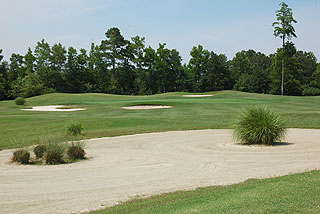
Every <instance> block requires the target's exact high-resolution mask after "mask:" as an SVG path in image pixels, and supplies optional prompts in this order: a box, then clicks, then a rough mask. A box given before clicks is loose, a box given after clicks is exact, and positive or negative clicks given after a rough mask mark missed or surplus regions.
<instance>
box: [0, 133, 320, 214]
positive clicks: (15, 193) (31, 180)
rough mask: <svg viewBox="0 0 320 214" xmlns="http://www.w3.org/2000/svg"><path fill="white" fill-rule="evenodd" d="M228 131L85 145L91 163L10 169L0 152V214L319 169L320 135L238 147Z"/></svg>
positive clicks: (66, 208) (92, 204)
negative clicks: (275, 144) (269, 145)
mask: <svg viewBox="0 0 320 214" xmlns="http://www.w3.org/2000/svg"><path fill="white" fill-rule="evenodd" d="M230 134H231V132H230V130H200V131H172V132H165V133H151V134H139V135H132V136H121V137H112V138H100V139H92V140H88V142H87V149H86V152H87V156H88V157H91V159H89V160H87V161H83V162H77V163H73V164H65V165H56V166H30V165H29V166H28V165H20V166H17V165H13V164H9V163H8V161H9V159H10V157H11V155H12V151H13V150H4V151H0V181H1V182H0V210H1V213H71V212H79V211H85V210H92V209H99V208H103V207H106V206H111V205H115V204H117V203H118V202H119V201H125V200H128V199H130V198H134V197H136V196H139V195H140V196H149V195H153V194H159V193H163V192H168V191H175V190H185V189H193V188H196V187H200V186H209V185H225V184H232V183H238V182H241V181H244V180H246V179H248V178H266V177H273V176H280V175H285V174H289V173H297V172H303V171H307V170H313V169H320V155H319V154H320V143H319V139H320V130H308V129H303V130H302V129H289V131H288V136H287V140H286V142H288V145H281V146H273V147H259V146H251V147H250V146H241V145H235V144H234V143H233V140H232V138H231V137H230Z"/></svg>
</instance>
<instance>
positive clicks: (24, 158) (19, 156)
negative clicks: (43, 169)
mask: <svg viewBox="0 0 320 214" xmlns="http://www.w3.org/2000/svg"><path fill="white" fill-rule="evenodd" d="M29 159H30V153H29V152H28V151H27V150H25V149H19V150H17V151H14V152H13V156H12V158H11V160H12V162H18V163H22V164H28V163H29Z"/></svg>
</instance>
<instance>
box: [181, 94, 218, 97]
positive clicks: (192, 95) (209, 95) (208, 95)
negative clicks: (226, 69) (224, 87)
mask: <svg viewBox="0 0 320 214" xmlns="http://www.w3.org/2000/svg"><path fill="white" fill-rule="evenodd" d="M212 96H213V95H211V94H190V95H183V97H212Z"/></svg>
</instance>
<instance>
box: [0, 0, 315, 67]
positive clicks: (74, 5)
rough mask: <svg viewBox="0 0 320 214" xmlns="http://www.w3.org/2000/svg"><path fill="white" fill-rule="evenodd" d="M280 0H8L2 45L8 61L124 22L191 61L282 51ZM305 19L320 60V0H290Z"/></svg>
mask: <svg viewBox="0 0 320 214" xmlns="http://www.w3.org/2000/svg"><path fill="white" fill-rule="evenodd" d="M280 3H281V1H278V0H0V26H1V27H0V49H3V53H2V54H3V55H4V56H5V60H7V61H8V60H9V59H10V56H11V54H12V53H19V54H22V55H24V54H25V53H26V52H27V49H28V47H30V48H31V49H32V50H34V47H35V46H36V44H37V42H38V41H40V40H41V39H45V40H46V41H47V42H48V43H49V44H50V45H53V44H55V43H59V42H60V43H61V44H62V45H64V46H65V47H70V46H72V47H74V48H77V49H80V48H85V49H87V50H89V48H90V44H91V43H92V42H94V43H96V44H100V42H101V40H103V39H105V32H106V31H107V30H108V29H109V28H111V27H118V28H119V29H120V30H121V33H122V35H123V36H124V37H125V38H126V39H128V40H129V39H130V38H131V37H134V36H136V35H139V36H141V37H145V38H146V46H149V45H150V46H151V47H153V48H154V49H157V48H158V44H159V43H166V44H167V48H170V49H177V50H178V51H179V52H180V55H181V56H182V58H183V60H184V62H185V63H187V62H188V61H189V59H190V56H189V53H190V50H191V49H192V47H193V46H198V45H202V46H204V48H205V49H207V50H209V51H214V52H215V53H218V54H226V56H227V57H228V59H232V58H233V57H234V56H235V53H236V52H238V51H241V50H248V49H254V50H255V51H259V52H262V53H265V54H267V55H268V54H271V53H274V52H276V50H277V48H279V47H280V46H281V39H280V38H275V37H274V36H273V27H272V26H271V25H272V23H273V22H274V21H276V15H275V11H276V10H277V9H279V8H280V6H279V4H280ZM286 3H287V4H288V5H289V7H290V8H292V10H293V16H294V18H295V19H296V20H297V21H298V23H297V24H294V28H295V30H296V34H297V38H294V39H293V40H292V41H293V42H294V43H295V44H296V47H297V49H298V50H303V51H307V52H309V51H312V52H313V53H314V54H315V56H316V57H317V58H318V62H320V39H319V38H320V36H319V35H320V25H319V21H320V12H319V11H320V0H287V1H286Z"/></svg>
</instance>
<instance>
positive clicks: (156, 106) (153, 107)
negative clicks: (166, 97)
mask: <svg viewBox="0 0 320 214" xmlns="http://www.w3.org/2000/svg"><path fill="white" fill-rule="evenodd" d="M122 108H123V109H127V110H148V109H162V108H173V107H172V106H163V105H138V106H127V107H122Z"/></svg>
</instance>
